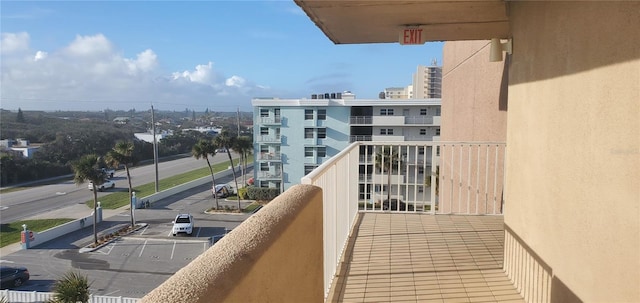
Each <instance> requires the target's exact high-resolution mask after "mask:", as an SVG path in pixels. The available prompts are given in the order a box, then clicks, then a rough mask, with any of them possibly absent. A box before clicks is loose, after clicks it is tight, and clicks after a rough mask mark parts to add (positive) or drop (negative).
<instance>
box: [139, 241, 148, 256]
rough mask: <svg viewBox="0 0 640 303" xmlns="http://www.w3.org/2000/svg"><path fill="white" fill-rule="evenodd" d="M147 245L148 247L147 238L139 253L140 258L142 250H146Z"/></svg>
mask: <svg viewBox="0 0 640 303" xmlns="http://www.w3.org/2000/svg"><path fill="white" fill-rule="evenodd" d="M145 247H147V240H144V244H142V249H141V250H140V254H139V255H138V258H140V257H142V252H143V251H144V248H145Z"/></svg>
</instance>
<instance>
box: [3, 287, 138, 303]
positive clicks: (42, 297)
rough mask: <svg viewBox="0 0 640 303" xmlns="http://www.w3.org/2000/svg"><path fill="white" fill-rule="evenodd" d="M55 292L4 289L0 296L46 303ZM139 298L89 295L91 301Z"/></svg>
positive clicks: (118, 302) (19, 302)
mask: <svg viewBox="0 0 640 303" xmlns="http://www.w3.org/2000/svg"><path fill="white" fill-rule="evenodd" d="M54 296H55V293H53V292H37V291H18V290H8V289H5V290H2V291H0V298H4V299H6V300H7V302H9V303H45V302H48V301H49V300H51V299H53V298H54ZM139 300H140V299H138V298H127V297H111V296H96V295H90V296H89V303H137V302H138V301H139Z"/></svg>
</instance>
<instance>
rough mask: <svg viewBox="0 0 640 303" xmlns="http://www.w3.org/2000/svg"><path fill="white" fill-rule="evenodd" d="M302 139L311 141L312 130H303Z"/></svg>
mask: <svg viewBox="0 0 640 303" xmlns="http://www.w3.org/2000/svg"><path fill="white" fill-rule="evenodd" d="M304 138H305V139H313V128H305V129H304Z"/></svg>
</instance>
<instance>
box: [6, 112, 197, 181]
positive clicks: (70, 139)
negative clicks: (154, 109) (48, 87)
mask: <svg viewBox="0 0 640 303" xmlns="http://www.w3.org/2000/svg"><path fill="white" fill-rule="evenodd" d="M94 114H95V113H94ZM147 127H148V125H147V124H146V123H144V122H141V123H129V124H122V125H120V124H115V123H113V122H112V121H110V120H105V119H104V118H100V117H84V118H83V117H73V118H66V117H65V118H61V117H57V116H55V115H51V114H49V113H45V112H26V111H25V112H22V111H19V112H10V111H6V110H2V111H0V135H1V137H2V138H1V139H17V138H21V139H25V140H28V141H30V142H32V143H42V145H41V146H40V148H39V150H38V151H37V152H36V153H34V154H33V157H32V158H29V159H27V158H24V157H22V155H21V154H20V153H16V152H14V151H11V150H7V149H2V150H0V186H3V187H4V186H9V185H14V184H19V183H24V182H30V181H37V180H41V179H47V178H51V177H57V176H63V175H68V174H72V173H73V172H72V169H71V163H72V161H74V160H77V159H79V158H80V157H81V156H83V155H86V154H91V153H95V154H97V155H99V156H103V155H105V154H106V153H107V151H109V150H111V149H112V148H113V147H114V146H115V144H116V142H118V141H122V140H124V141H133V142H134V145H135V150H134V153H135V154H134V156H135V157H136V158H137V159H138V160H139V161H145V160H152V159H153V144H151V143H147V142H144V141H139V140H136V139H135V137H134V133H136V132H146V131H147ZM206 137H207V135H206V134H203V133H200V132H194V131H190V132H185V133H183V132H180V131H176V132H175V133H174V135H173V136H169V137H166V138H164V139H163V140H161V141H160V142H159V143H158V156H159V157H167V156H172V155H178V154H185V153H190V152H191V148H192V147H193V145H194V144H195V143H196V142H197V141H198V140H199V139H201V138H206Z"/></svg>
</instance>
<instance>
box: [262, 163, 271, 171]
mask: <svg viewBox="0 0 640 303" xmlns="http://www.w3.org/2000/svg"><path fill="white" fill-rule="evenodd" d="M260 171H269V163H267V162H263V163H260Z"/></svg>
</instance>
